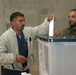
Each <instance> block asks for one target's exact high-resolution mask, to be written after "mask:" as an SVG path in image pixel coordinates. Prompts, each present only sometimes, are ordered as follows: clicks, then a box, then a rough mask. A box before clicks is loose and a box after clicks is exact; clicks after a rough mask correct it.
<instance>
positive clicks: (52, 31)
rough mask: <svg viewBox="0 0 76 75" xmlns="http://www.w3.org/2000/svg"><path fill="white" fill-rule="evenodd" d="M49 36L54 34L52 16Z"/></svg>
mask: <svg viewBox="0 0 76 75" xmlns="http://www.w3.org/2000/svg"><path fill="white" fill-rule="evenodd" d="M49 36H54V16H53V19H52V20H51V21H50V24H49Z"/></svg>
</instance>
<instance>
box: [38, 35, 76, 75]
mask: <svg viewBox="0 0 76 75" xmlns="http://www.w3.org/2000/svg"><path fill="white" fill-rule="evenodd" d="M38 49H39V75H76V38H75V37H46V36H41V37H38Z"/></svg>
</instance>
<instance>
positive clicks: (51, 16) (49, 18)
mask: <svg viewBox="0 0 76 75" xmlns="http://www.w3.org/2000/svg"><path fill="white" fill-rule="evenodd" d="M52 19H54V20H55V17H54V15H50V16H48V18H47V20H48V21H49V22H50V21H51V20H52Z"/></svg>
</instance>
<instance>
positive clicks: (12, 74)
mask: <svg viewBox="0 0 76 75" xmlns="http://www.w3.org/2000/svg"><path fill="white" fill-rule="evenodd" d="M22 72H27V73H29V69H28V70H25V71H22ZM22 72H21V71H17V70H10V69H6V68H3V67H1V75H21V73H22Z"/></svg>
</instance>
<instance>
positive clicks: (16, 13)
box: [10, 12, 24, 22]
mask: <svg viewBox="0 0 76 75" xmlns="http://www.w3.org/2000/svg"><path fill="white" fill-rule="evenodd" d="M18 16H23V17H24V15H23V14H22V13H21V12H14V13H12V14H11V16H10V22H12V21H13V19H15V18H16V17H18Z"/></svg>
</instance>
